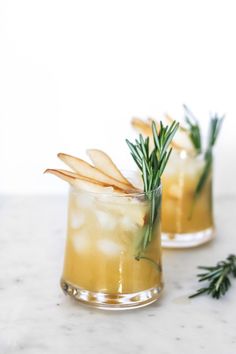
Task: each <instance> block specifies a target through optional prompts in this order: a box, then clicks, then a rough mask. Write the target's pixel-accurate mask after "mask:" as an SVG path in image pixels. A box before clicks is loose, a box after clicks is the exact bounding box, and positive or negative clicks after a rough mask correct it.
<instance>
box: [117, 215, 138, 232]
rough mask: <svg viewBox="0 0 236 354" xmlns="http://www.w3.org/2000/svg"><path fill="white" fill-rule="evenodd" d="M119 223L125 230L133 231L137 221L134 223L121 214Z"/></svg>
mask: <svg viewBox="0 0 236 354" xmlns="http://www.w3.org/2000/svg"><path fill="white" fill-rule="evenodd" d="M120 223H121V226H122V228H123V229H124V230H126V231H134V230H135V229H137V227H138V225H137V223H135V222H134V220H132V219H131V218H130V217H129V216H123V217H122V218H121V221H120Z"/></svg>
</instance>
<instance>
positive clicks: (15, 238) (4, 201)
mask: <svg viewBox="0 0 236 354" xmlns="http://www.w3.org/2000/svg"><path fill="white" fill-rule="evenodd" d="M235 208H236V198H233V197H231V198H226V197H225V198H221V199H218V200H217V202H216V220H217V229H218V232H217V238H216V240H215V241H213V242H212V243H210V244H208V245H205V246H202V247H199V248H196V249H191V250H188V251H187V250H185V251H184V250H164V251H163V263H164V277H165V290H164V292H163V296H162V298H161V299H160V301H159V302H156V303H155V304H153V305H150V306H148V307H145V308H142V309H136V310H132V311H124V312H109V311H101V310H95V309H91V308H88V307H86V306H84V305H80V304H79V303H77V302H75V301H73V300H71V299H70V298H68V297H65V296H64V295H63V293H62V292H61V290H60V288H59V279H60V273H61V270H62V262H63V249H64V240H65V231H66V230H65V229H66V213H67V211H66V198H64V197H57V196H54V197H53V196H50V197H47V196H41V197H36V196H35V197H33V196H32V197H30V196H28V197H20V196H11V197H6V196H1V198H0V354H12V353H14V354H15V353H17V354H18V353H19V354H21V353H22V354H41V353H43V354H48V353H50V354H54V353H57V354H64V353H72V354H74V353H81V354H83V353H85V354H86V353H96V354H100V353H101V354H104V353H109V354H110V353H112V354H113V353H121V354H126V353H127V354H133V353H134V354H139V353H146V354H149V353H158V354H172V353H181V354H189V353H191V354H201V353H203V354H212V353H214V354H222V353H225V354H234V353H236V296H235V295H236V284H233V286H232V289H231V290H230V291H229V292H228V294H227V295H226V296H225V298H223V299H222V300H221V301H217V300H213V299H211V298H208V297H206V296H202V297H199V298H195V299H192V300H189V299H188V298H187V297H188V295H189V294H190V293H192V292H193V291H195V290H196V289H197V288H198V284H197V283H196V277H195V274H196V273H197V269H196V267H197V265H199V264H204V265H205V264H214V263H215V262H216V261H218V260H219V259H223V258H225V257H226V256H227V255H228V254H229V253H232V252H234V253H235V252H236V236H235V229H236V215H235ZM235 283H236V282H235Z"/></svg>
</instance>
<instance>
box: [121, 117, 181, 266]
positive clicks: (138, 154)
mask: <svg viewBox="0 0 236 354" xmlns="http://www.w3.org/2000/svg"><path fill="white" fill-rule="evenodd" d="M178 127H179V123H177V122H176V121H173V123H172V124H171V125H170V126H168V125H167V126H164V125H163V123H162V122H160V129H159V132H158V131H157V127H156V124H155V122H152V135H153V141H154V148H153V150H152V151H150V150H149V137H147V138H146V139H144V138H143V136H142V135H141V134H140V135H139V139H136V140H135V143H131V142H130V141H129V140H126V142H127V144H128V146H129V148H130V151H131V155H132V157H133V159H134V161H135V163H136V165H137V166H138V168H139V170H140V171H141V175H142V180H143V185H144V192H145V193H146V195H147V198H148V199H149V200H150V201H151V210H150V215H149V220H148V224H147V226H146V228H145V231H144V233H143V235H142V238H141V242H140V244H139V246H138V251H137V255H136V257H135V258H136V259H137V260H140V259H142V258H143V259H147V257H145V256H144V255H143V253H144V251H145V249H146V248H147V246H148V245H149V243H150V242H151V239H152V231H153V226H154V223H155V220H156V217H157V211H158V208H159V203H160V201H159V200H157V199H156V197H155V192H153V191H155V189H156V188H158V187H159V186H160V184H161V176H162V174H163V172H164V169H165V167H166V164H167V162H168V159H169V157H170V154H171V151H172V148H169V145H170V143H171V141H172V139H173V137H174V135H175V133H176V131H177V130H178Z"/></svg>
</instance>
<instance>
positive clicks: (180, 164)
mask: <svg viewBox="0 0 236 354" xmlns="http://www.w3.org/2000/svg"><path fill="white" fill-rule="evenodd" d="M204 166H205V160H204V158H203V156H202V155H200V156H195V157H193V156H192V157H191V156H188V155H187V154H186V153H185V152H182V153H177V152H174V153H173V155H172V156H171V158H170V161H169V164H168V166H167V168H166V170H165V172H164V175H163V178H162V186H163V204H162V231H163V233H165V234H166V235H168V236H169V238H170V239H171V238H173V239H174V238H175V236H176V235H177V234H179V235H180V234H183V237H184V235H189V234H193V237H194V233H198V232H202V231H204V230H210V229H213V213H212V172H211V171H210V173H209V176H208V178H207V180H206V182H205V184H204V186H203V188H202V190H201V192H200V193H199V195H198V196H197V197H195V190H196V186H197V184H198V182H199V179H200V177H201V175H202V172H203V169H204ZM186 239H187V238H186ZM182 240H184V238H183V239H182ZM183 242H184V241H183ZM170 244H171V242H170V243H169V245H170ZM164 245H165V241H164ZM193 245H194V240H193Z"/></svg>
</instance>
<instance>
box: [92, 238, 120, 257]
mask: <svg viewBox="0 0 236 354" xmlns="http://www.w3.org/2000/svg"><path fill="white" fill-rule="evenodd" d="M97 247H98V249H99V251H100V252H102V253H103V254H104V255H106V256H111V257H112V256H113V257H114V256H119V254H120V253H121V252H122V250H123V247H122V246H121V245H120V244H119V243H116V242H114V241H111V240H108V239H103V240H99V241H98V243H97Z"/></svg>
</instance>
